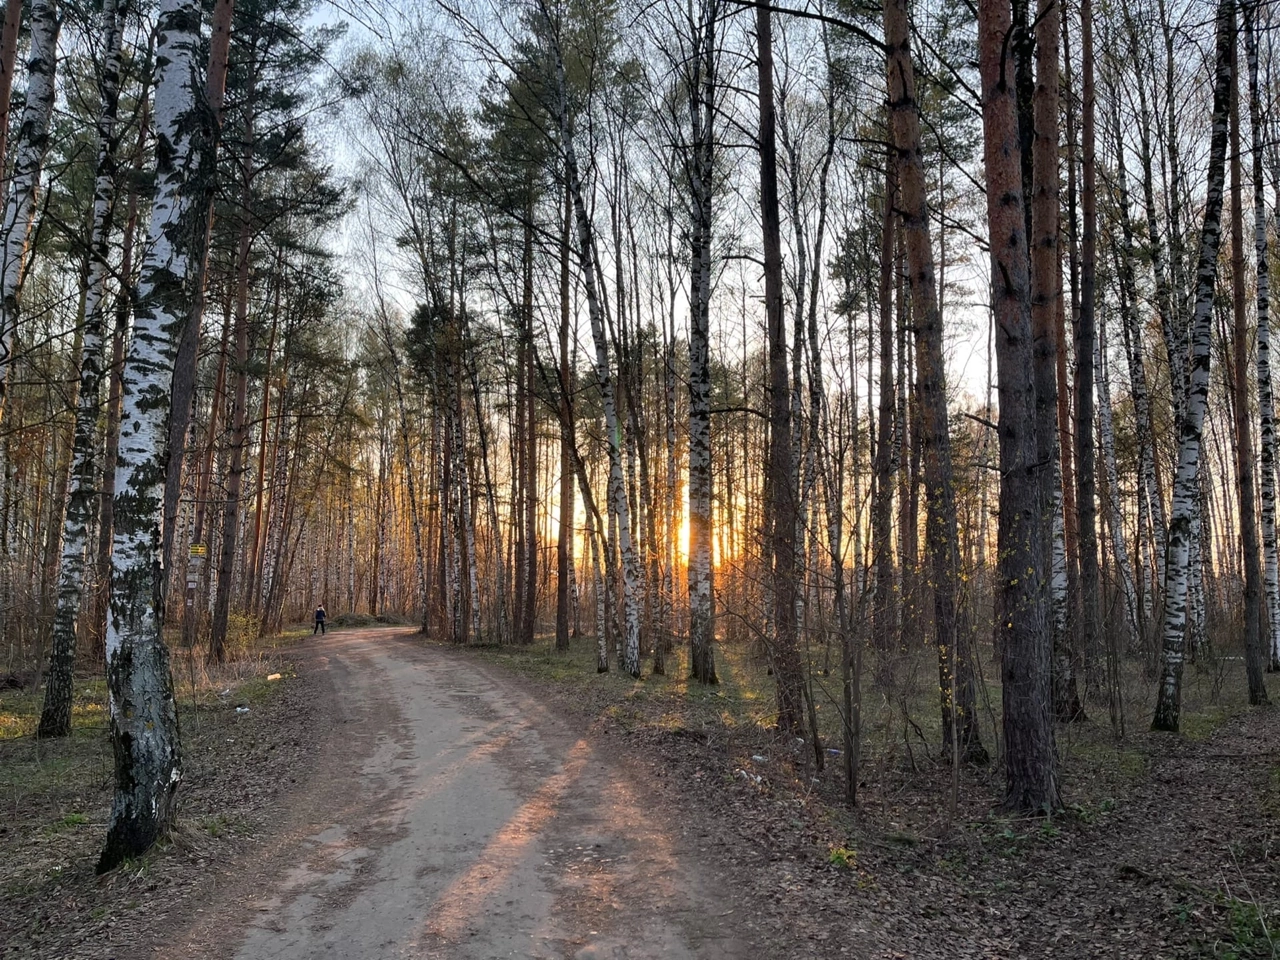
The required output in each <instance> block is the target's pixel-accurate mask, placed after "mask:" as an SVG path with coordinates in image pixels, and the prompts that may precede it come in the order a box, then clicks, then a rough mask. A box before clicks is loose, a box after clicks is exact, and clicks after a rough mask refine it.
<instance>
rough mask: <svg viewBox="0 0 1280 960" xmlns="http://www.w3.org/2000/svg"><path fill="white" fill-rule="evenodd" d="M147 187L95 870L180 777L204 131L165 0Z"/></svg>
mask: <svg viewBox="0 0 1280 960" xmlns="http://www.w3.org/2000/svg"><path fill="white" fill-rule="evenodd" d="M156 30H157V36H158V37H159V40H158V42H157V48H156V80H155V91H156V92H155V131H156V185H155V199H154V202H153V203H152V207H151V225H150V228H149V230H148V233H147V247H146V251H147V252H146V255H145V257H144V259H143V262H142V274H141V277H140V280H139V283H138V299H137V310H136V317H137V319H136V322H135V325H134V335H133V340H132V341H131V343H130V344H129V350H128V354H127V356H126V358H125V368H124V401H123V402H124V410H123V416H122V418H121V436H120V456H119V467H118V469H117V484H116V486H117V490H116V497H115V509H114V514H115V535H114V538H115V543H114V550H113V553H112V590H111V617H110V622H109V624H108V628H107V684H108V688H109V690H110V693H111V697H110V701H111V742H112V746H113V749H114V753H115V773H116V790H115V799H114V802H113V803H112V807H111V818H110V822H109V823H108V826H107V837H106V844H105V846H104V848H103V851H102V856H101V858H100V859H99V861H98V870H99V872H102V871H105V870H110V869H112V868H113V867H115V866H117V865H118V864H119V863H120V862H121V861H122V860H124V859H125V858H126V857H130V856H134V855H136V854H139V853H141V852H142V851H144V850H146V849H147V848H148V847H150V846H151V844H152V843H154V842H155V840H156V838H157V837H159V835H160V834H161V832H162V831H163V830H164V829H165V828H166V826H167V825H168V823H169V819H170V816H171V814H172V812H173V801H174V797H175V796H176V794H177V790H178V785H179V783H180V782H181V780H182V774H181V750H180V747H179V742H178V716H177V707H176V704H175V702H174V697H173V679H172V676H171V675H170V672H169V651H168V648H167V647H166V645H165V642H164V636H163V627H164V600H165V583H164V572H163V569H162V568H161V566H160V563H159V559H160V558H159V555H158V550H159V545H160V542H161V538H162V532H163V531H162V528H163V524H164V502H163V492H164V474H165V471H164V464H165V454H166V451H165V449H164V446H165V426H166V421H167V419H168V416H169V414H170V385H171V379H172V376H173V366H174V359H175V355H176V352H177V342H176V341H177V337H178V336H179V335H180V333H181V328H182V325H183V323H184V322H185V321H186V319H187V311H188V308H189V306H190V289H189V287H188V279H189V271H190V270H191V267H192V255H193V253H194V252H195V250H194V247H195V244H196V243H197V239H196V237H197V235H198V228H197V224H198V223H199V218H200V215H201V213H202V211H201V210H200V209H199V204H198V202H197V201H196V198H195V194H196V193H197V191H195V190H193V189H191V187H192V185H191V183H190V180H191V178H192V176H193V174H194V173H195V171H196V169H197V163H198V157H199V154H200V152H201V151H202V150H203V149H208V146H207V143H206V142H204V141H205V140H206V138H207V137H208V135H209V131H208V129H207V127H206V123H207V118H206V116H205V115H204V113H203V111H202V110H201V105H200V104H199V102H198V95H199V94H198V91H197V90H196V87H195V78H196V76H197V74H198V68H197V63H196V57H197V54H198V51H199V49H200V7H199V4H197V3H195V2H194V0H164V2H163V3H162V4H161V6H160V10H159V12H158V14H157V20H156Z"/></svg>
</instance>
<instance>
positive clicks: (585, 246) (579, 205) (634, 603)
mask: <svg viewBox="0 0 1280 960" xmlns="http://www.w3.org/2000/svg"><path fill="white" fill-rule="evenodd" d="M548 27H552V25H551V24H550V23H548ZM553 42H554V41H553ZM553 53H554V56H555V61H556V80H557V84H558V88H559V104H558V110H559V114H560V116H559V117H558V120H559V126H560V135H561V144H562V147H563V149H564V152H565V165H566V170H567V171H568V175H569V189H570V191H571V192H572V194H573V208H574V218H575V220H576V225H577V231H578V244H579V250H578V255H579V258H580V261H581V267H582V279H583V287H584V288H585V290H586V294H587V313H588V315H589V316H590V319H591V339H592V341H593V343H594V345H595V351H596V357H595V367H596V381H597V383H598V384H599V387H600V401H601V406H602V407H603V408H604V418H605V429H606V430H607V431H608V437H609V500H610V513H611V514H613V515H614V516H616V517H617V530H618V533H617V543H618V549H619V551H620V553H621V555H622V576H623V608H624V617H625V621H626V623H625V629H624V638H623V648H622V651H623V657H622V669H623V670H625V671H626V672H627V673H629V674H631V676H633V677H638V676H639V675H640V610H639V603H638V599H637V595H638V593H639V589H640V569H639V563H638V561H637V558H636V552H635V548H634V546H633V545H632V542H631V513H630V507H629V505H628V503H627V493H626V489H625V486H624V481H623V471H622V435H621V424H620V423H619V420H618V410H617V404H616V402H615V398H614V383H613V374H612V372H611V370H610V368H609V336H608V331H607V330H606V327H605V318H604V309H603V306H602V304H601V301H600V292H599V287H598V285H597V278H596V273H595V263H596V259H597V258H596V254H595V233H594V229H593V227H592V224H591V218H590V214H589V213H588V211H587V206H586V202H585V198H584V197H583V194H582V180H581V176H580V173H579V168H578V156H577V153H576V152H575V150H574V142H573V125H572V123H571V122H570V119H569V102H568V90H567V84H566V81H565V75H564V61H563V58H562V57H561V55H560V50H559V48H558V47H556V48H555V49H554V50H553Z"/></svg>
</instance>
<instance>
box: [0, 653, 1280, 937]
mask: <svg viewBox="0 0 1280 960" xmlns="http://www.w3.org/2000/svg"><path fill="white" fill-rule="evenodd" d="M371 637H372V638H375V639H376V641H377V642H376V644H372V645H371V644H369V643H368V642H367V641H368V640H369V638H371ZM362 640H363V641H365V642H364V643H361V641H362ZM718 652H719V656H720V660H719V664H718V666H719V668H720V674H721V679H722V682H721V684H720V685H719V686H717V687H713V688H698V687H691V686H689V685H687V684H686V683H685V682H684V681H683V680H682V679H679V678H680V677H682V676H683V674H682V672H681V671H682V666H681V664H680V663H679V662H678V658H677V659H675V660H673V661H672V662H671V663H670V664H669V667H670V669H669V676H668V677H657V676H649V677H646V679H644V680H642V681H634V680H632V679H631V678H629V677H625V676H620V675H618V674H616V673H613V674H606V675H597V674H596V673H595V672H594V667H593V663H594V660H593V653H592V649H591V648H590V646H589V644H588V643H587V642H586V641H583V642H581V643H579V642H578V641H575V643H574V647H573V649H572V650H571V651H570V652H569V653H568V654H556V653H554V652H552V651H551V650H550V649H549V645H548V644H546V643H541V644H538V645H536V646H534V647H531V648H527V649H521V650H513V649H509V648H508V649H468V650H457V649H453V648H448V647H439V646H433V645H429V644H424V643H423V641H422V640H421V638H420V637H414V636H411V635H409V634H407V633H405V632H399V633H395V632H388V631H385V630H383V631H353V632H351V633H349V634H345V635H344V634H342V633H337V634H335V635H334V636H332V637H331V638H330V640H329V641H326V642H325V643H323V644H312V643H311V642H310V641H309V640H308V641H307V642H306V643H303V644H301V645H299V646H297V647H295V648H293V649H290V650H274V651H269V652H268V653H267V654H266V655H265V656H260V657H258V658H256V659H254V660H251V661H248V662H242V663H241V664H238V665H237V666H235V667H233V668H231V669H230V670H229V671H227V672H224V673H221V674H213V675H206V674H204V673H203V672H202V671H197V670H196V669H194V664H192V665H191V667H192V669H190V671H189V674H190V675H189V677H183V674H184V672H187V665H186V664H185V662H184V660H183V659H182V658H181V657H180V658H179V659H178V661H177V662H176V664H175V670H176V673H177V675H178V678H179V688H180V691H179V692H180V703H181V706H182V715H183V724H184V727H183V734H184V742H185V745H186V746H185V750H186V757H187V772H186V781H187V782H186V786H185V788H184V791H183V796H184V801H183V804H184V805H183V809H182V822H181V826H180V827H179V828H178V829H177V830H176V831H175V833H174V836H173V837H172V838H171V840H170V841H169V842H168V843H167V844H166V845H165V846H164V847H163V848H162V849H160V850H158V851H156V852H155V853H153V854H149V855H148V856H146V857H144V858H141V859H140V860H139V861H137V862H135V863H131V864H129V865H127V866H126V867H125V868H122V869H121V870H118V871H116V872H115V873H113V874H111V875H109V876H108V877H106V878H96V877H94V875H93V872H92V868H93V863H94V855H95V853H96V849H97V844H98V843H99V841H100V839H101V835H102V828H103V825H104V822H105V818H106V813H107V809H108V805H109V801H110V784H111V761H110V753H109V749H107V748H106V747H105V745H104V740H105V737H104V731H105V715H104V713H103V704H102V699H103V691H102V689H101V684H77V692H78V694H79V699H78V702H77V709H76V735H75V736H73V737H72V738H71V739H70V740H68V741H62V742H58V743H38V742H36V741H34V740H33V739H32V738H31V737H30V735H29V728H31V727H33V726H34V714H35V711H36V710H38V706H39V703H38V699H37V698H36V696H35V695H34V694H33V693H32V692H30V691H17V692H14V691H0V902H2V903H3V909H0V956H2V957H4V958H6V960H7V958H10V957H41V958H43V957H47V958H55V957H56V958H67V960H73V958H84V960H90V958H92V960H102V958H117V960H132V958H145V957H172V958H178V957H182V958H188V957H190V958H197V957H223V956H241V957H246V958H252V960H258V958H265V957H269V956H282V957H288V956H297V957H308V956H313V955H316V954H318V953H319V952H320V951H321V950H323V949H325V948H329V949H330V950H332V949H337V950H338V953H337V954H333V955H342V956H344V957H352V958H355V957H363V956H368V957H383V956H386V957H391V956H397V955H399V953H398V952H397V949H398V948H395V947H393V946H392V945H391V941H396V942H398V943H401V944H403V943H412V944H413V945H414V947H415V949H416V950H417V951H418V952H417V953H415V954H414V955H415V956H425V957H441V958H446V957H447V958H450V960H453V958H477V960H479V958H492V957H497V956H508V955H509V956H518V957H537V956H547V957H577V958H581V960H590V958H593V957H623V956H626V957H632V958H640V957H651V956H652V957H658V956H662V957H667V956H673V957H679V956H696V957H709V958H710V957H723V958H726V960H727V958H732V957H739V956H750V957H753V958H761V960H774V958H777V960H784V958H810V957H813V958H828V957H830V958H837V957H866V958H914V957H921V958H924V957H947V958H953V957H954V958H964V957H983V958H1009V960H1013V958H1039V957H1055V958H1057V957H1068V958H1074V957H1079V958H1104V957H1106V958H1109V957H1123V958H1173V957H1218V958H1237V960H1245V958H1262V957H1276V956H1280V949H1278V948H1277V946H1278V945H1277V940H1276V938H1277V937H1280V867H1278V866H1277V864H1278V862H1280V861H1278V859H1277V858H1280V711H1275V710H1263V711H1255V712H1248V711H1246V710H1245V709H1243V708H1242V707H1241V705H1240V704H1239V702H1238V691H1236V690H1234V689H1233V688H1231V687H1230V685H1229V684H1224V682H1223V680H1222V676H1221V674H1220V673H1219V675H1217V676H1208V675H1207V674H1206V675H1205V676H1199V677H1197V676H1195V675H1192V676H1191V680H1190V682H1189V684H1188V696H1187V698H1186V714H1185V723H1184V731H1185V732H1184V735H1183V736H1181V737H1170V736H1164V735H1153V734H1149V733H1147V732H1145V723H1143V722H1142V717H1141V714H1140V713H1139V712H1138V708H1139V704H1137V703H1135V704H1132V705H1130V714H1131V717H1132V720H1131V722H1130V724H1129V727H1130V729H1129V731H1128V733H1127V736H1125V737H1124V738H1123V739H1122V740H1117V739H1116V738H1115V737H1114V735H1113V732H1112V728H1111V725H1110V723H1108V722H1107V721H1106V720H1105V716H1106V711H1105V708H1103V709H1101V710H1100V711H1099V710H1095V712H1096V713H1098V716H1099V717H1100V718H1103V719H1101V720H1094V721H1091V722H1088V723H1084V724H1076V725H1072V726H1070V727H1060V728H1059V738H1058V745H1059V751H1060V754H1061V756H1062V779H1063V786H1064V797H1065V799H1066V802H1067V804H1068V810H1067V812H1065V813H1064V814H1061V815H1059V816H1056V817H1054V818H1052V819H1030V820H1015V819H1010V818H1007V817H1001V816H999V815H997V814H995V813H994V812H993V806H994V803H995V801H996V800H998V798H999V794H1000V789H1001V785H1002V779H1001V775H1000V773H999V770H998V769H996V768H995V767H994V765H993V767H989V768H985V769H964V770H962V771H961V772H960V776H959V777H957V778H955V779H954V780H953V777H952V772H951V770H950V768H949V767H948V766H947V765H946V764H945V763H943V762H941V760H940V759H939V758H938V756H937V750H936V748H935V747H933V746H932V744H931V741H932V740H935V739H936V731H935V730H934V729H933V728H931V727H930V726H929V725H928V724H927V723H926V722H925V720H924V719H923V718H924V717H926V716H927V715H928V703H927V699H926V702H924V703H923V704H920V703H915V702H913V701H910V699H909V698H905V697H898V698H896V699H895V697H882V698H879V699H877V698H875V697H871V696H868V697H867V699H866V701H865V722H864V727H865V733H866V741H865V748H864V757H863V767H862V777H861V781H862V782H861V785H860V793H859V801H860V802H859V806H858V808H857V809H856V810H854V811H850V810H849V809H848V808H847V807H846V806H845V804H844V803H843V787H842V775H841V772H840V759H841V758H840V757H839V756H838V755H837V754H835V753H832V752H830V751H832V750H834V749H835V748H837V747H838V746H839V744H838V743H835V742H833V743H830V744H826V745H825V747H826V749H825V750H824V756H825V757H826V759H827V760H828V763H827V765H826V769H825V770H823V771H818V770H817V769H816V768H815V767H814V758H813V753H812V750H811V747H810V746H809V745H807V744H802V743H798V742H796V741H795V740H793V739H783V738H779V737H778V736H777V735H776V734H775V733H774V732H773V731H772V730H771V729H770V727H769V724H770V722H771V714H772V690H771V681H772V678H771V677H768V676H767V675H766V673H765V671H764V669H763V668H762V665H761V664H758V663H755V662H753V661H752V660H751V659H750V658H749V657H748V656H747V655H746V652H745V650H744V649H742V648H738V647H736V646H722V647H721V648H720V650H719V651H718ZM388 658H389V659H388ZM925 672H926V674H927V671H925ZM277 673H278V674H280V675H281V676H280V678H279V679H277V680H269V679H267V678H268V677H269V676H272V675H273V674H277ZM424 678H425V679H424ZM817 682H818V683H824V682H827V681H826V680H825V679H824V678H823V677H822V676H821V672H819V674H818V677H817ZM995 699H996V701H997V702H998V691H996V694H995ZM238 708H247V710H243V709H238ZM934 709H935V710H936V707H934ZM989 719H993V718H989ZM824 720H825V722H827V723H830V722H831V720H832V718H831V717H830V716H829V715H825V716H824ZM917 724H918V726H917ZM992 729H994V728H993V727H989V730H988V737H990V730H992ZM904 731H905V733H904ZM988 746H989V747H992V746H993V744H991V743H988ZM953 789H956V790H957V794H956V795H955V796H954V797H953V794H952V791H953ZM450 818H453V819H450ZM473 828H474V829H473ZM404 871H408V875H409V876H411V877H412V880H411V881H410V886H414V885H416V886H417V887H418V888H420V890H421V891H422V893H421V895H422V897H423V898H424V899H423V901H422V902H421V903H419V902H415V901H414V900H413V899H412V898H411V897H410V898H406V895H405V894H403V893H397V891H400V890H401V888H402V887H404V886H405V877H404V876H402V874H403V873H404ZM504 890H515V891H519V895H518V896H503V895H502V892H503V891H504ZM424 904H430V905H434V906H429V908H428V907H424ZM388 909H389V910H390V913H389V914H388V913H387V911H388ZM406 937H407V938H408V939H406ZM344 938H346V939H344ZM353 944H358V945H359V947H360V949H363V950H364V952H357V949H356V947H355V946H353Z"/></svg>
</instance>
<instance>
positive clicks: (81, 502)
mask: <svg viewBox="0 0 1280 960" xmlns="http://www.w3.org/2000/svg"><path fill="white" fill-rule="evenodd" d="M124 14H125V11H124V10H122V9H121V8H120V7H119V6H118V5H117V3H116V0H105V2H104V3H103V7H102V14H101V22H102V42H103V53H102V63H101V66H100V68H99V75H98V95H99V98H100V100H101V106H100V109H99V114H98V123H97V140H98V157H97V164H96V174H95V178H94V192H93V215H92V220H91V225H90V228H89V252H88V257H89V268H88V273H87V277H86V281H85V303H84V343H83V346H82V351H83V352H82V359H81V363H80V384H79V399H78V403H77V405H76V422H75V434H74V440H73V447H72V456H71V484H70V490H69V494H68V499H67V507H66V513H65V517H64V519H63V526H62V562H61V563H60V565H59V567H58V595H57V600H56V607H55V610H54V618H53V646H52V653H51V656H50V663H49V673H48V675H47V679H46V685H45V701H44V708H43V710H42V712H41V714H40V725H39V727H38V728H37V731H36V732H37V735H38V736H41V737H50V736H59V737H63V736H67V735H68V734H69V733H71V699H72V680H73V672H74V668H75V651H76V635H77V633H78V631H79V621H80V605H81V598H82V596H83V593H84V588H85V569H86V562H87V559H88V554H89V539H90V537H89V527H90V524H91V523H92V521H93V520H94V519H95V516H94V515H95V513H96V509H95V508H96V507H97V497H98V489H97V487H98V474H99V469H100V464H99V463H98V458H97V435H96V434H97V426H98V414H99V412H100V409H101V400H102V398H101V395H100V394H101V386H102V372H103V360H104V356H103V353H104V351H103V328H104V326H105V324H104V322H103V321H104V318H105V314H106V303H107V299H106V294H107V290H106V281H107V273H108V269H109V266H108V262H107V258H108V255H109V243H108V241H109V238H110V233H111V206H112V200H113V198H114V192H115V178H116V146H117V137H116V111H117V107H118V105H119V100H120V42H121V35H122V33H123V26H124V24H123V19H124Z"/></svg>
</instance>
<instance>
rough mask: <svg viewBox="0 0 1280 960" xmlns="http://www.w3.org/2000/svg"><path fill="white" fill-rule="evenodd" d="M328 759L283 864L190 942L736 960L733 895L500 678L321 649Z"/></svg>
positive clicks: (263, 957)
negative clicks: (328, 691) (326, 683)
mask: <svg viewBox="0 0 1280 960" xmlns="http://www.w3.org/2000/svg"><path fill="white" fill-rule="evenodd" d="M301 669H303V670H323V671H327V673H328V678H329V679H330V680H331V681H332V688H333V690H334V691H335V696H336V698H337V699H336V703H335V708H336V710H337V711H338V716H337V718H336V722H335V726H334V729H335V731H336V733H335V742H334V743H332V744H331V745H329V750H328V751H327V762H326V763H325V765H324V767H323V768H322V771H321V773H320V774H318V775H317V776H316V777H314V778H313V781H312V783H311V784H310V785H308V786H307V787H304V788H303V793H304V794H306V796H303V797H301V798H299V802H298V803H295V804H293V809H294V810H295V811H298V810H301V811H304V813H303V814H302V816H303V819H302V820H300V821H299V822H300V824H301V827H300V828H298V827H297V826H296V825H295V829H293V830H292V831H291V832H290V834H289V839H288V840H287V841H285V842H287V844H288V847H287V848H286V849H284V850H283V851H280V854H281V855H278V856H275V857H273V858H272V861H273V863H275V864H277V865H278V866H276V867H274V868H273V870H272V871H271V872H270V873H269V874H268V875H266V876H259V877H257V878H256V879H255V880H254V882H253V889H252V890H250V891H249V892H247V893H242V894H241V895H240V896H238V897H236V898H234V900H233V901H232V902H230V903H227V904H225V905H223V906H218V905H216V904H213V903H211V904H209V905H207V907H208V908H207V909H206V910H205V911H202V913H203V921H204V922H203V923H202V926H203V927H204V928H205V930H206V931H209V932H212V933H213V934H214V935H215V936H216V938H217V940H218V942H219V945H220V949H218V950H217V951H216V953H217V954H220V955H222V956H227V957H235V958H236V960H313V958H337V960H383V958H401V957H406V958H407V957H412V958H421V960H426V958H430V960H496V958H499V957H519V958H528V960H542V958H546V960H551V958H556V960H561V958H564V960H568V958H572V960H599V958H617V960H621V958H627V960H642V958H650V957H652V958H659V957H661V958H664V960H666V958H671V960H682V958H695V957H696V958H708V960H730V958H737V957H746V956H748V955H750V953H751V949H750V947H749V946H748V945H747V944H746V942H745V941H742V940H739V939H737V937H736V935H735V929H736V928H737V926H738V920H739V918H738V916H737V914H736V912H735V910H734V909H733V904H732V902H731V901H730V900H728V899H726V898H725V891H727V890H729V889H731V887H730V886H729V885H728V884H727V883H726V882H725V881H724V878H719V877H716V876H715V872H714V869H712V868H711V867H709V865H702V864H696V863H693V862H691V861H690V860H689V858H688V856H687V855H686V853H685V851H683V850H681V849H680V844H679V843H678V841H677V840H676V836H677V832H676V831H675V830H673V829H672V828H671V825H669V824H665V823H663V822H661V821H662V820H663V819H664V818H663V817H662V816H661V814H660V813H659V812H658V811H657V810H655V809H653V808H652V807H650V806H649V805H648V804H647V802H646V797H645V795H644V793H643V790H642V788H641V787H640V785H638V784H636V783H635V782H633V780H632V779H631V778H630V777H629V776H628V775H627V774H626V773H625V772H624V771H623V770H621V769H620V768H619V767H618V766H616V765H614V764H613V763H611V762H610V761H609V760H608V759H607V758H606V757H604V756H602V755H601V753H600V751H599V750H598V749H597V748H595V747H594V746H593V745H592V744H591V743H589V742H588V741H587V740H586V739H585V738H583V737H581V736H579V735H578V734H576V733H575V732H573V731H572V730H571V729H570V728H569V727H568V726H567V725H566V724H565V723H564V722H563V721H561V720H560V719H559V718H557V717H555V716H553V715H552V714H550V713H549V712H548V711H547V710H545V709H544V708H542V707H541V706H540V705H539V704H538V703H536V702H535V701H534V700H532V699H531V698H530V697H529V696H528V695H527V694H525V693H523V692H522V691H521V690H520V689H519V687H518V685H517V684H515V683H513V682H512V681H511V680H510V679H508V678H506V677H504V676H503V675H502V674H501V672H500V671H497V670H494V669H491V668H488V667H486V666H484V665H481V664H477V663H476V662H475V661H474V659H471V658H469V657H467V656H466V655H465V654H462V653H459V652H457V651H452V650H447V649H441V648H439V647H432V646H428V645H424V644H422V643H421V641H420V640H416V639H414V638H413V637H412V635H411V634H410V633H409V632H407V631H402V630H386V629H382V630H360V631H351V632H345V633H334V634H331V635H330V636H329V637H328V638H327V639H324V640H321V641H320V642H319V643H316V644H314V646H312V647H311V649H310V651H309V653H308V654H307V655H305V656H304V658H303V661H302V666H301Z"/></svg>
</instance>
